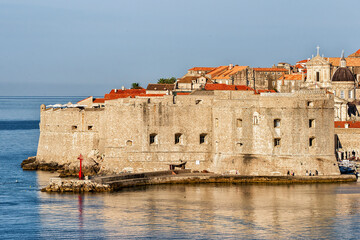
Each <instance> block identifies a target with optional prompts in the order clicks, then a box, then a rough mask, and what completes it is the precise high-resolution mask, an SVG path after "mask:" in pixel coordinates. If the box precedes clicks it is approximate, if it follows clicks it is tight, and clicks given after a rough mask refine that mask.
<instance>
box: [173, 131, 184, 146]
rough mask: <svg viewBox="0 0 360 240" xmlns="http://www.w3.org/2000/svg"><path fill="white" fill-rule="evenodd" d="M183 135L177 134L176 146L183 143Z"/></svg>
mask: <svg viewBox="0 0 360 240" xmlns="http://www.w3.org/2000/svg"><path fill="white" fill-rule="evenodd" d="M182 140H183V135H182V134H181V133H175V144H182V143H183V141H182Z"/></svg>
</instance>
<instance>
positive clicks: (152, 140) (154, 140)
mask: <svg viewBox="0 0 360 240" xmlns="http://www.w3.org/2000/svg"><path fill="white" fill-rule="evenodd" d="M156 143H157V134H156V133H152V134H150V144H156Z"/></svg>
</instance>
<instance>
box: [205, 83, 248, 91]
mask: <svg viewBox="0 0 360 240" xmlns="http://www.w3.org/2000/svg"><path fill="white" fill-rule="evenodd" d="M205 90H208V91H213V90H223V91H229V90H230V91H236V90H239V91H254V89H252V88H251V87H248V86H243V85H227V84H220V83H217V84H206V85H205Z"/></svg>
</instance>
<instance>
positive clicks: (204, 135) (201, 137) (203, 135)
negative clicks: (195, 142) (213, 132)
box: [200, 133, 207, 144]
mask: <svg viewBox="0 0 360 240" xmlns="http://www.w3.org/2000/svg"><path fill="white" fill-rule="evenodd" d="M204 143H207V134H206V133H202V134H200V144H204Z"/></svg>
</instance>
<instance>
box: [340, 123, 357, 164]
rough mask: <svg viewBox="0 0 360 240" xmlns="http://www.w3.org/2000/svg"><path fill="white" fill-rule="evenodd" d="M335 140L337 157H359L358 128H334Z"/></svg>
mask: <svg viewBox="0 0 360 240" xmlns="http://www.w3.org/2000/svg"><path fill="white" fill-rule="evenodd" d="M335 141H336V150H337V151H338V158H339V159H347V158H350V157H352V156H354V157H356V158H358V157H360V145H359V142H360V129H358V128H335Z"/></svg>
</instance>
